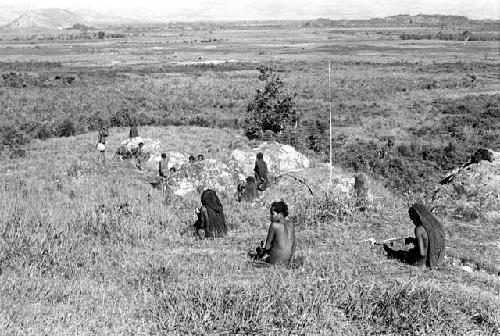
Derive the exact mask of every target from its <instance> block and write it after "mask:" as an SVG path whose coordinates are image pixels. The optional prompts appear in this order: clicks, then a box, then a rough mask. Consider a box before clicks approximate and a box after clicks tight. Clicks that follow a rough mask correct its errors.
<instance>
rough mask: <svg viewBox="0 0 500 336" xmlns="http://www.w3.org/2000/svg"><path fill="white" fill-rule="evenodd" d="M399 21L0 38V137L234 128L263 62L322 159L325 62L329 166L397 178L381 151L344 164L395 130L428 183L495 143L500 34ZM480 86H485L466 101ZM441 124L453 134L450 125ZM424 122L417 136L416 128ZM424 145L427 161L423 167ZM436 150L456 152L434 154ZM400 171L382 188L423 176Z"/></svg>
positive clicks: (7, 140) (19, 140)
mask: <svg viewBox="0 0 500 336" xmlns="http://www.w3.org/2000/svg"><path fill="white" fill-rule="evenodd" d="M407 31H409V32H418V31H421V30H418V29H416V28H409V29H408V30H407ZM424 31H427V32H429V31H430V32H434V33H435V32H437V30H436V29H434V30H433V29H424ZM401 32H402V29H397V28H390V29H389V28H388V29H382V28H366V29H363V28H356V29H345V28H344V29H313V28H310V29H283V28H281V29H279V28H276V27H274V28H272V29H270V28H266V27H262V28H258V27H257V28H254V29H248V28H247V29H246V30H245V29H241V30H187V29H183V30H180V29H178V30H168V31H161V30H155V31H154V32H150V33H147V32H143V31H141V33H131V32H129V33H128V34H126V38H122V39H115V38H109V39H104V40H96V39H94V40H81V41H78V40H77V41H51V40H49V41H37V40H33V41H12V40H5V41H3V42H1V45H2V48H0V57H1V59H2V62H0V72H1V73H3V74H8V73H10V72H11V71H15V72H16V75H14V76H11V77H8V78H7V79H6V80H3V81H0V85H1V86H2V90H1V91H0V93H1V94H0V106H1V108H2V115H4V116H6V118H5V120H6V122H5V123H4V124H3V125H2V126H3V127H2V130H1V131H2V132H1V133H2V134H1V135H2V136H3V138H4V140H3V141H2V142H3V144H4V145H11V146H12V145H14V146H15V145H18V144H23V143H25V142H26V141H28V140H29V139H30V138H37V137H38V138H42V139H43V138H46V137H50V136H64V135H70V134H73V133H85V132H88V131H89V130H95V129H96V128H97V125H98V124H99V123H102V122H104V123H107V124H109V125H111V126H128V125H129V124H130V123H131V122H134V121H136V122H138V123H139V124H141V125H197V126H210V127H230V128H236V129H238V128H240V127H241V126H242V124H243V122H244V114H245V111H246V105H247V104H248V102H249V100H250V99H251V98H252V96H253V94H254V93H255V89H256V88H258V87H260V86H261V83H259V81H258V80H257V75H258V71H257V70H256V69H257V67H258V66H259V65H270V66H273V67H274V68H275V69H277V70H278V71H280V75H281V76H282V78H283V80H284V81H285V83H286V84H287V88H288V90H289V91H290V92H291V93H292V94H293V95H295V101H296V103H297V106H298V108H299V110H300V111H301V113H302V115H303V123H308V122H309V124H308V125H309V128H311V127H312V128H314V130H312V131H313V132H315V133H317V134H316V135H317V136H316V138H317V140H316V141H315V143H310V141H306V143H300V142H299V143H294V145H295V146H297V147H299V149H301V150H306V151H307V150H309V149H311V148H312V149H313V150H314V151H315V152H317V153H319V155H321V156H323V157H324V158H326V153H327V149H328V138H327V132H325V129H326V128H327V120H328V119H327V117H328V71H327V68H328V62H329V61H330V62H331V64H332V101H333V118H334V125H335V129H334V145H335V146H334V147H335V151H336V152H335V153H334V159H336V164H340V165H342V166H344V167H345V168H348V169H360V168H359V167H362V168H361V169H364V170H371V171H372V172H371V173H372V174H375V175H377V177H378V178H381V179H385V180H391V179H393V178H394V176H393V175H391V176H388V174H385V173H384V172H383V171H384V169H380V168H378V166H380V165H381V164H380V163H379V162H357V161H359V160H357V161H356V160H355V161H356V162H353V160H352V157H353V155H351V154H350V152H352V150H353V149H352V148H351V147H350V146H351V145H352V144H356V145H359V146H361V147H362V150H363V151H364V152H367V151H371V149H375V152H377V151H379V150H380V149H381V147H383V146H384V145H385V140H384V139H387V138H389V137H393V138H394V140H395V144H396V147H395V149H397V146H400V145H404V146H413V148H417V151H415V152H414V153H413V154H412V155H410V157H408V156H404V155H403V160H406V161H408V163H407V164H405V165H406V166H410V167H411V166H422V167H421V169H423V170H426V171H429V174H426V175H428V176H429V179H431V180H432V181H430V185H434V184H435V182H436V181H437V180H438V179H439V176H440V174H442V170H447V169H450V168H452V167H454V166H456V165H458V164H463V163H464V162H465V161H466V157H467V155H470V154H471V153H472V152H473V151H474V150H475V149H476V148H477V147H478V146H484V145H486V146H488V147H491V148H492V149H495V148H496V149H498V147H499V145H500V144H499V143H498V138H500V137H499V134H498V129H500V127H499V126H498V119H495V114H498V113H500V112H499V107H498V105H499V104H498V101H499V99H498V96H499V95H498V92H499V91H500V88H499V86H500V85H499V82H498V77H499V74H500V66H499V54H498V46H499V45H498V42H497V41H487V42H476V41H472V42H469V43H468V44H467V46H464V43H463V42H461V41H433V40H429V41H428V40H419V41H403V40H401V39H400V37H399V36H400V34H401ZM23 85H24V86H26V87H24V88H23ZM480 93H489V95H486V96H481V95H480V96H476V98H474V96H473V98H470V99H468V100H466V101H464V99H465V98H464V97H465V96H467V95H474V94H480ZM462 105H464V106H465V107H466V108H465V109H463V108H460V106H462ZM448 109H454V110H457V111H458V113H459V114H464V115H465V116H466V117H467V118H468V119H469V120H468V121H463V118H464V116H460V115H456V113H454V114H453V116H451V117H448V116H447V117H446V118H444V117H443V116H444V115H445V114H446V110H448ZM484 110H488V111H489V112H488V113H489V115H491V116H493V117H492V118H493V119H492V118H490V119H491V121H492V123H491V122H487V123H481V122H480V123H479V124H478V123H476V122H472V124H473V125H479V126H477V127H475V126H473V127H472V128H471V127H470V125H468V124H467V122H470V121H471V120H472V119H474V120H476V119H478V120H481V119H483V118H482V115H483V114H484V113H485V112H484ZM68 119H70V120H68ZM450 123H451V124H453V125H454V126H452V127H453V129H454V130H456V131H455V132H449V131H448V130H447V128H448V127H451V126H449V125H448V124H450ZM422 128H423V129H425V130H426V135H425V136H422V135H421V134H420V133H419V132H420V129H422ZM308 142H309V143H308ZM446 148H448V149H450V148H452V150H447V149H446ZM358 151H359V150H358ZM402 152H407V151H406V150H405V149H402ZM424 152H430V154H431V155H427V154H425V155H426V157H431V158H433V159H432V160H430V161H429V160H428V161H429V162H427V163H425V164H423V165H422V164H421V162H420V161H422V156H423V155H424V154H423V153H424ZM443 152H446V153H447V154H446V155H449V156H450V157H451V159H450V160H448V159H446V160H439V159H437V158H438V157H442V156H443ZM398 153H399V151H398ZM346 155H347V156H349V159H346V158H345V156H346ZM413 156H414V157H413ZM364 160H365V161H377V160H378V159H377V158H371V159H370V158H365V159H364ZM444 161H450V164H449V165H443V164H442V162H444ZM382 165H384V164H383V163H382ZM363 166H372V167H368V168H367V167H365V168H363ZM435 167H437V168H435ZM398 178H399V179H400V180H401V183H399V182H398V183H392V182H390V183H392V184H391V185H390V187H398V186H401V187H400V188H399V189H404V190H407V189H419V188H420V187H418V186H421V185H422V183H421V182H420V181H419V182H418V183H413V182H411V180H412V179H414V180H415V179H416V180H418V178H419V177H418V174H415V173H412V174H410V175H409V177H402V176H398ZM417 191H421V190H417Z"/></svg>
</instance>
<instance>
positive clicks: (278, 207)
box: [270, 201, 288, 217]
mask: <svg viewBox="0 0 500 336" xmlns="http://www.w3.org/2000/svg"><path fill="white" fill-rule="evenodd" d="M273 210H274V211H275V212H276V213H280V214H283V216H285V217H286V216H288V205H286V203H285V202H284V201H279V202H273V203H272V204H271V208H270V211H273Z"/></svg>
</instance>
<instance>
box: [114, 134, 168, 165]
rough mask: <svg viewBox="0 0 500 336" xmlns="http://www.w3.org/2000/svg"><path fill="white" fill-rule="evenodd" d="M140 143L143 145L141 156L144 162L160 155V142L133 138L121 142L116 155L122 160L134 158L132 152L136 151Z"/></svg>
mask: <svg viewBox="0 0 500 336" xmlns="http://www.w3.org/2000/svg"><path fill="white" fill-rule="evenodd" d="M141 142H142V143H143V144H144V146H143V147H142V155H143V157H144V158H145V159H146V160H148V159H149V158H150V157H151V156H153V155H160V154H161V142H160V140H157V139H149V138H142V137H135V138H129V139H125V140H123V141H122V142H121V143H120V145H119V146H118V149H117V150H116V155H119V156H121V157H122V159H130V158H132V157H133V156H134V151H136V150H137V148H138V147H139V143H141Z"/></svg>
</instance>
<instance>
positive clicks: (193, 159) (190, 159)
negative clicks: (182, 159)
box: [188, 155, 196, 162]
mask: <svg viewBox="0 0 500 336" xmlns="http://www.w3.org/2000/svg"><path fill="white" fill-rule="evenodd" d="M188 160H189V162H193V161H195V160H196V159H195V158H194V156H192V155H189V159H188Z"/></svg>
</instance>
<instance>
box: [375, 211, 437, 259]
mask: <svg viewBox="0 0 500 336" xmlns="http://www.w3.org/2000/svg"><path fill="white" fill-rule="evenodd" d="M408 214H409V216H410V219H411V220H412V221H413V223H414V224H415V238H413V237H409V238H406V239H405V244H413V248H411V249H410V250H408V251H395V250H393V249H391V248H390V247H389V246H387V245H386V244H384V250H385V251H386V252H387V255H388V257H389V258H395V259H399V260H401V261H403V262H405V263H408V264H411V265H416V266H425V265H427V266H429V267H431V268H433V267H435V266H438V265H439V264H440V263H441V262H442V261H443V259H444V250H445V233H444V230H443V226H442V225H441V223H439V221H438V220H437V219H436V217H434V216H433V215H432V214H431V213H430V212H429V210H427V208H426V207H425V205H423V204H420V203H415V204H414V205H413V206H412V207H411V208H410V210H409V211H408Z"/></svg>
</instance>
